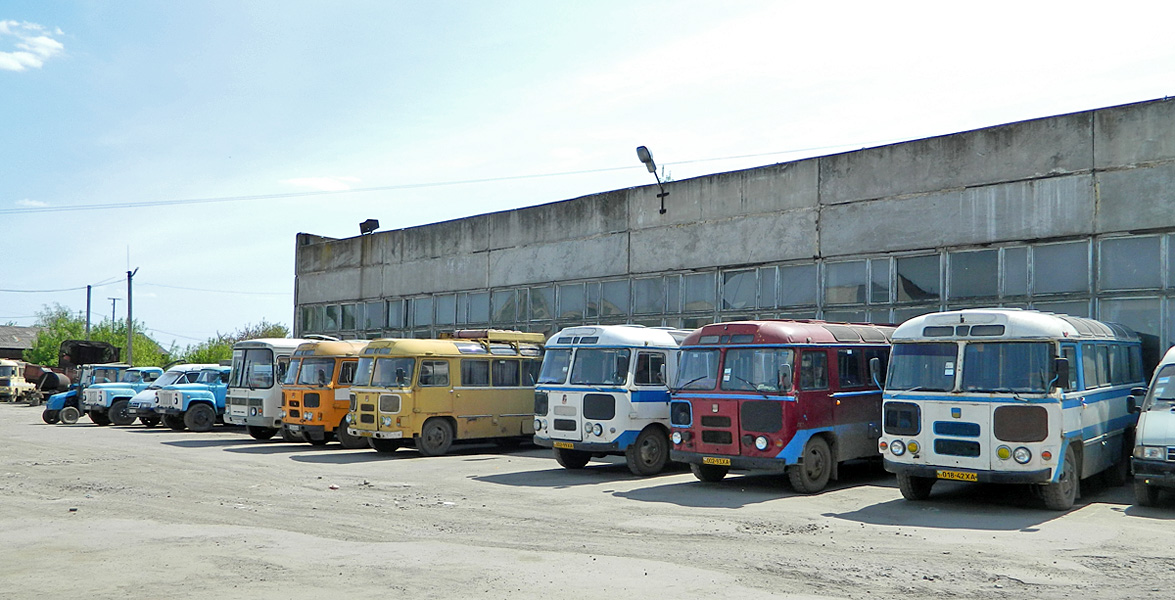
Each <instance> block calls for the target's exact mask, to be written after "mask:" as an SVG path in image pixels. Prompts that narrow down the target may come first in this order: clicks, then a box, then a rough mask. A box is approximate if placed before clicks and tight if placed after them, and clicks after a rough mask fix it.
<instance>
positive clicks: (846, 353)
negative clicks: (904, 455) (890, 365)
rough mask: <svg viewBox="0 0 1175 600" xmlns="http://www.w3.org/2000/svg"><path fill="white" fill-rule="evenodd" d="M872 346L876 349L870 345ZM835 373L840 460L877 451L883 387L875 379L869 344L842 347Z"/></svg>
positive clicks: (835, 421) (837, 356)
mask: <svg viewBox="0 0 1175 600" xmlns="http://www.w3.org/2000/svg"><path fill="white" fill-rule="evenodd" d="M868 350H872V349H868ZM835 353H836V354H835V356H836V363H835V366H836V368H835V370H834V372H833V373H832V382H834V383H835V385H834V386H833V387H834V388H835V391H834V392H833V394H832V400H833V408H832V412H833V422H834V424H835V425H836V426H837V427H838V430H837V446H838V456H837V459H838V460H849V459H853V458H858V457H862V456H873V455H875V454H877V438H878V437H879V436H880V435H881V428H880V419H881V390H880V389H878V388H877V386H876V385H875V384H874V383H873V381H872V380H871V377H870V375H869V367H868V365H869V363H868V358H872V357H873V356H876V352H872V353H868V354H869V355H870V356H868V357H867V356H866V354H867V349H865V348H838V349H836V350H835Z"/></svg>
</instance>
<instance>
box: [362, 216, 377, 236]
mask: <svg viewBox="0 0 1175 600" xmlns="http://www.w3.org/2000/svg"><path fill="white" fill-rule="evenodd" d="M376 229H379V221H377V220H375V219H368V220H366V221H364V222H362V223H360V224H359V235H367V234H369V233H371V232H373V231H375V230H376Z"/></svg>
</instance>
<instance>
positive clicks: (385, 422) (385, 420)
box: [380, 417, 392, 427]
mask: <svg viewBox="0 0 1175 600" xmlns="http://www.w3.org/2000/svg"><path fill="white" fill-rule="evenodd" d="M380 422H381V423H383V425H384V427H391V426H392V418H391V417H383V418H382V419H380Z"/></svg>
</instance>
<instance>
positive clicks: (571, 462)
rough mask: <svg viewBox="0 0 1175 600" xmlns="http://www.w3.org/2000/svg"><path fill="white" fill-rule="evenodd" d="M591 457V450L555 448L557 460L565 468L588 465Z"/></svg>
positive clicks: (574, 468)
mask: <svg viewBox="0 0 1175 600" xmlns="http://www.w3.org/2000/svg"><path fill="white" fill-rule="evenodd" d="M591 459H592V453H591V452H581V451H579V450H567V449H566V448H555V460H556V461H557V462H558V463H559V466H560V467H563V468H564V469H572V470H577V469H582V468H584V467H586V466H587V464H588V461H589V460H591Z"/></svg>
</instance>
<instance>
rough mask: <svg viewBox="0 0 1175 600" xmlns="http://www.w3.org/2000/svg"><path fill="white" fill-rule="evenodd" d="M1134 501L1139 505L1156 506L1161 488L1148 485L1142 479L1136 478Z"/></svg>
mask: <svg viewBox="0 0 1175 600" xmlns="http://www.w3.org/2000/svg"><path fill="white" fill-rule="evenodd" d="M1134 503H1135V504H1137V505H1139V506H1154V505H1156V504H1158V503H1159V488H1157V487H1155V486H1153V485H1147V483H1146V481H1144V480H1142V479H1135V480H1134Z"/></svg>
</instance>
